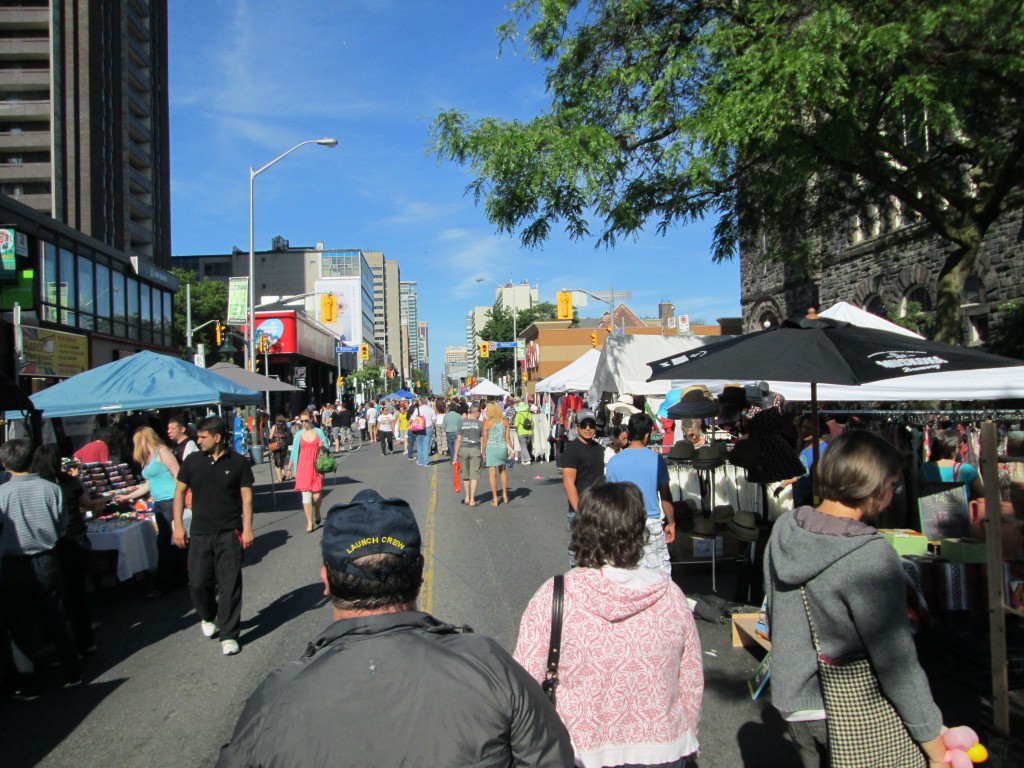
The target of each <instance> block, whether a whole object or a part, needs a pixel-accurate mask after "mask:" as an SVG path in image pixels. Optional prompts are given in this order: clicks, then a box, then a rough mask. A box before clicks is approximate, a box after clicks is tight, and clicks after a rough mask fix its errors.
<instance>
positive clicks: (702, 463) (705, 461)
mask: <svg viewBox="0 0 1024 768" xmlns="http://www.w3.org/2000/svg"><path fill="white" fill-rule="evenodd" d="M723 464H725V443H709V444H707V445H702V446H701V447H700V448H698V449H697V455H696V456H694V457H693V468H694V469H715V468H717V467H720V466H722V465H723Z"/></svg>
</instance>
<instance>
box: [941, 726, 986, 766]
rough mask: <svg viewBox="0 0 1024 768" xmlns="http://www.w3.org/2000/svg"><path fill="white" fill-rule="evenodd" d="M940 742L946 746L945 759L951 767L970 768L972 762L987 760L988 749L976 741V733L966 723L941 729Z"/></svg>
mask: <svg viewBox="0 0 1024 768" xmlns="http://www.w3.org/2000/svg"><path fill="white" fill-rule="evenodd" d="M942 743H943V744H944V745H945V747H946V759H945V760H943V761H942V762H943V763H948V764H949V765H951V766H953V768H971V765H973V764H974V763H983V762H985V761H986V760H988V750H987V749H985V747H984V746H983V745H982V744H980V743H979V742H978V734H976V733H975V732H974V731H973V730H971V729H970V728H968V727H967V726H966V725H960V726H957V727H956V728H943V729H942Z"/></svg>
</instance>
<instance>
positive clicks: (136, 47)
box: [121, 35, 149, 67]
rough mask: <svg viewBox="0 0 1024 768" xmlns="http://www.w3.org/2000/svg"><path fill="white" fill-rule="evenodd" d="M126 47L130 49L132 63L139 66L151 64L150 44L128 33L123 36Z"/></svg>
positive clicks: (129, 54) (129, 56)
mask: <svg viewBox="0 0 1024 768" xmlns="http://www.w3.org/2000/svg"><path fill="white" fill-rule="evenodd" d="M121 39H122V40H123V41H124V43H125V47H126V48H127V49H128V57H127V58H129V59H131V61H132V63H134V64H135V65H136V66H139V67H146V66H148V65H149V46H148V45H146V44H144V43H142V42H140V41H138V40H136V39H135V38H134V37H132V36H131V35H126V36H125V37H123V38H121Z"/></svg>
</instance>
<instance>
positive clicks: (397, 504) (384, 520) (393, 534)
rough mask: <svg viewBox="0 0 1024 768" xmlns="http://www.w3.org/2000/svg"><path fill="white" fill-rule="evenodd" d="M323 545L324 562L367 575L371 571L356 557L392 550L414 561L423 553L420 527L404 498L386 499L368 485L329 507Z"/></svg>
mask: <svg viewBox="0 0 1024 768" xmlns="http://www.w3.org/2000/svg"><path fill="white" fill-rule="evenodd" d="M322 549H323V556H324V563H325V564H327V565H328V566H330V567H331V568H333V569H334V570H336V571H341V572H343V573H350V574H352V575H354V576H361V577H363V578H367V577H371V574H370V573H369V572H367V571H364V570H363V569H362V568H360V567H359V566H356V565H353V563H352V561H353V560H357V559H358V558H360V557H365V556H366V555H382V554H389V555H401V556H402V558H403V559H405V560H407V561H411V560H413V559H415V558H416V557H417V556H418V555H419V554H420V529H419V526H418V525H417V524H416V517H415V516H414V515H413V513H412V509H411V508H410V507H409V505H408V504H407V503H406V502H405V501H403V500H402V499H385V498H383V497H382V496H381V495H380V494H379V493H377V492H376V491H374V490H372V489H370V488H367V489H365V490H362V491H360V492H359V493H357V494H356V495H355V496H354V497H353V498H352V501H350V502H349V503H348V504H335V505H334V506H333V507H331V508H330V509H329V510H328V512H327V520H326V521H325V522H324V534H323V544H322ZM379 575H381V574H380V573H379V572H376V573H374V574H372V576H374V577H375V576H379Z"/></svg>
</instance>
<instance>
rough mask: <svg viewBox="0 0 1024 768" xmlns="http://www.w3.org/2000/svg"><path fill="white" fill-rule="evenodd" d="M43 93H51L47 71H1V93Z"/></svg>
mask: <svg viewBox="0 0 1024 768" xmlns="http://www.w3.org/2000/svg"><path fill="white" fill-rule="evenodd" d="M23 91H43V92H44V93H46V94H47V95H49V93H50V73H49V71H48V70H46V69H4V70H2V71H0V92H2V93H19V92H23Z"/></svg>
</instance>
